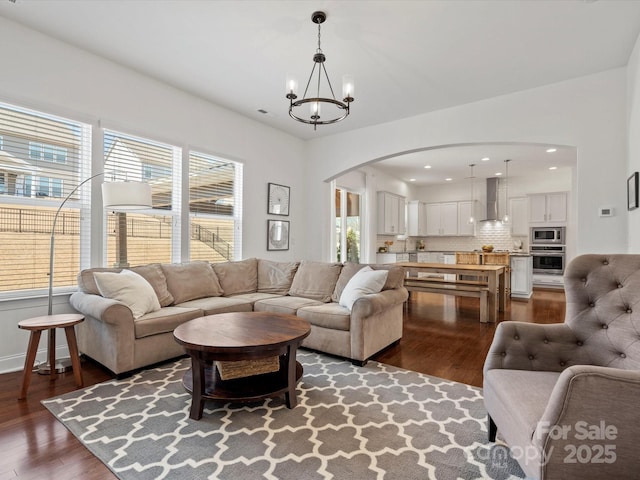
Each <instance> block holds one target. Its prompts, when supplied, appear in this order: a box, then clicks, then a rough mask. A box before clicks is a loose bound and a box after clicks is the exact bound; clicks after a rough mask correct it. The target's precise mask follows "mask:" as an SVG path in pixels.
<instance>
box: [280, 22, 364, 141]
mask: <svg viewBox="0 0 640 480" xmlns="http://www.w3.org/2000/svg"><path fill="white" fill-rule="evenodd" d="M326 19H327V14H326V13H325V12H320V11H318V12H313V14H312V15H311V21H313V23H315V24H317V25H318V48H317V49H316V53H315V55H314V56H313V68H312V69H311V75H309V80H308V81H307V86H306V88H305V89H304V94H303V95H302V98H301V99H300V100H298V82H297V81H296V79H295V78H294V77H292V76H291V75H287V98H288V99H289V102H290V103H289V116H290V117H291V118H293V119H294V120H297V121H299V122H302V123H307V124H310V125H313V129H314V130H315V129H316V127H317V126H318V125H328V124H331V123H336V122H339V121H340V120H343V119H344V118H346V117H347V115H349V105H350V104H351V102H353V90H354V82H353V76H352V75H344V76H343V77H342V97H343V98H342V101H340V100H337V99H336V96H335V93H334V92H333V87H332V85H331V81H330V80H329V75H328V74H327V69H326V68H325V66H324V62H325V60H326V58H327V57H326V56H325V54H324V53H323V52H322V48H321V47H320V25H321V24H322V23H324V21H325V20H326ZM323 74H324V78H325V79H326V83H327V87H325V89H324V91H323V92H322V93H323V94H325V95H326V96H324V97H322V96H321V88H320V85H321V83H322V78H323ZM314 78H317V83H316V85H315V92H313V91H312V92H309V87H311V89H312V90H313V88H314V86H313V85H311V82H312V80H313V79H314ZM314 93H315V96H309V97H307V94H309V95H313V94H314ZM329 94H330V98H329ZM306 104H308V105H309V112H308V114H305V113H303V110H304V108H303V109H300V108H299V107H302V106H303V105H306Z"/></svg>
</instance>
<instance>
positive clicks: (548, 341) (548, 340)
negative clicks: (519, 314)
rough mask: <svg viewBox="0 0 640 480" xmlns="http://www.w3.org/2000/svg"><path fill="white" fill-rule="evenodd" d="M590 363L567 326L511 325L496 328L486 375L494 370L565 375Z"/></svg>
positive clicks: (485, 369) (487, 359)
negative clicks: (563, 373)
mask: <svg viewBox="0 0 640 480" xmlns="http://www.w3.org/2000/svg"><path fill="white" fill-rule="evenodd" d="M589 363H591V362H590V361H589V356H588V354H587V352H586V351H585V349H584V348H582V342H580V341H579V340H578V339H577V338H576V336H575V334H574V333H573V331H572V330H571V329H570V328H569V327H568V326H567V325H566V324H564V323H554V324H546V325H545V324H539V323H526V322H514V321H507V322H502V323H500V324H499V325H498V327H497V328H496V333H495V336H494V337H493V342H492V344H491V347H490V348H489V353H488V354H487V358H486V359H485V363H484V373H485V374H486V372H487V371H489V370H491V369H493V368H506V369H511V370H537V371H550V372H561V371H563V370H564V369H565V368H567V367H569V366H571V365H580V364H589Z"/></svg>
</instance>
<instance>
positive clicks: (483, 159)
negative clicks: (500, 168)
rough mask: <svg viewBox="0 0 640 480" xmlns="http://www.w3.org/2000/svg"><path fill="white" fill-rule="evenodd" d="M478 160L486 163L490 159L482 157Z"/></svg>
mask: <svg viewBox="0 0 640 480" xmlns="http://www.w3.org/2000/svg"><path fill="white" fill-rule="evenodd" d="M480 160H482V161H483V162H488V161H489V160H490V159H489V157H483V158H481V159H480Z"/></svg>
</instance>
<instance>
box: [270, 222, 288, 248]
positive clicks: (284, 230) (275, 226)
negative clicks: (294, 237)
mask: <svg viewBox="0 0 640 480" xmlns="http://www.w3.org/2000/svg"><path fill="white" fill-rule="evenodd" d="M267 250H289V222H288V221H286V220H267Z"/></svg>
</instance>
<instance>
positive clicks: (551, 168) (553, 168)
mask: <svg viewBox="0 0 640 480" xmlns="http://www.w3.org/2000/svg"><path fill="white" fill-rule="evenodd" d="M557 169H558V167H549V170H557Z"/></svg>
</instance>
